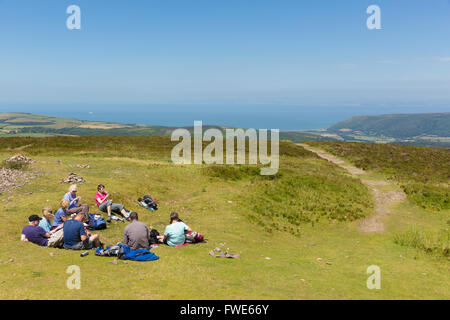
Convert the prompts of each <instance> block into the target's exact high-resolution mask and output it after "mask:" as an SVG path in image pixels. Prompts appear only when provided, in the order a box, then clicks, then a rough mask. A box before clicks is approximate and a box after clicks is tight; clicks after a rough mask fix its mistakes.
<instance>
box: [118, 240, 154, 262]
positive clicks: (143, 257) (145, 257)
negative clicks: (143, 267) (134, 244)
mask: <svg viewBox="0 0 450 320" xmlns="http://www.w3.org/2000/svg"><path fill="white" fill-rule="evenodd" d="M118 245H119V246H120V247H122V248H123V249H124V254H123V255H121V256H119V259H122V260H133V261H154V260H158V259H159V257H158V256H157V255H156V254H154V253H153V252H151V251H150V250H147V249H137V250H131V249H130V247H129V246H127V245H125V244H122V243H119V244H118Z"/></svg>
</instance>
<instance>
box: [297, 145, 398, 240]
mask: <svg viewBox="0 0 450 320" xmlns="http://www.w3.org/2000/svg"><path fill="white" fill-rule="evenodd" d="M298 145H299V146H302V147H303V148H305V149H306V150H308V151H311V152H314V153H315V154H317V155H318V156H319V157H321V158H322V159H325V160H328V161H330V162H333V163H334V164H336V165H338V166H339V167H341V168H343V169H345V170H347V171H348V172H349V173H350V174H352V175H355V176H358V177H359V178H360V179H361V181H362V183H364V184H365V185H366V186H367V187H368V188H369V190H370V191H371V193H372V196H373V199H374V202H375V214H373V215H371V216H370V217H368V218H366V219H364V220H363V221H361V223H360V224H359V226H358V230H359V231H361V232H363V233H381V232H384V231H385V226H384V223H383V220H384V219H385V218H386V217H387V216H389V215H393V214H395V212H392V211H391V210H390V207H391V206H392V205H393V204H395V203H398V202H401V201H404V200H405V199H406V195H405V193H404V192H403V191H399V190H397V191H390V190H389V191H388V190H384V189H387V188H386V187H390V186H391V187H395V185H394V184H393V183H391V182H389V181H386V180H373V179H364V175H365V174H366V172H365V171H364V170H361V169H359V168H356V167H354V166H351V165H347V164H346V163H345V161H343V160H341V159H339V158H338V157H336V156H334V155H332V154H330V153H328V152H325V151H323V150H320V149H316V148H312V147H311V146H309V145H306V144H298Z"/></svg>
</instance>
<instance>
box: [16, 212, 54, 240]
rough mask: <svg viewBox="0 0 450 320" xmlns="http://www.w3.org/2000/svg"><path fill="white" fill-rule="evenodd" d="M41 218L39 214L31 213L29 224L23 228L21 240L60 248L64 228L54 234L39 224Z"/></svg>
mask: <svg viewBox="0 0 450 320" xmlns="http://www.w3.org/2000/svg"><path fill="white" fill-rule="evenodd" d="M40 220H41V218H39V216H37V215H35V214H34V215H31V216H30V217H29V218H28V221H29V225H28V226H26V227H25V228H23V230H22V234H21V236H20V240H21V241H23V242H32V243H34V244H37V245H39V246H42V247H53V248H59V247H60V245H61V244H62V236H63V235H62V230H61V231H59V232H56V233H53V234H50V233H49V232H46V231H45V230H44V229H42V228H41V227H40V226H39V221H40Z"/></svg>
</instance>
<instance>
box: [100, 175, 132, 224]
mask: <svg viewBox="0 0 450 320" xmlns="http://www.w3.org/2000/svg"><path fill="white" fill-rule="evenodd" d="M97 190H98V192H97V193H96V194H95V202H96V203H97V206H98V209H99V210H100V211H102V212H106V213H108V218H107V220H106V221H108V223H110V222H111V212H114V213H116V214H120V215H122V216H123V217H125V219H128V217H129V216H130V212H129V211H128V210H126V209H125V207H124V206H123V205H122V204H119V203H113V202H112V200H111V199H108V198H109V193H108V192H106V190H105V186H104V185H102V184H99V185H98V187H97ZM125 219H124V218H121V219H120V221H122V222H125Z"/></svg>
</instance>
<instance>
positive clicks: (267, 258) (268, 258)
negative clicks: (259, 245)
mask: <svg viewBox="0 0 450 320" xmlns="http://www.w3.org/2000/svg"><path fill="white" fill-rule="evenodd" d="M264 259H266V260H272V258H270V257H265V258H264Z"/></svg>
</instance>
